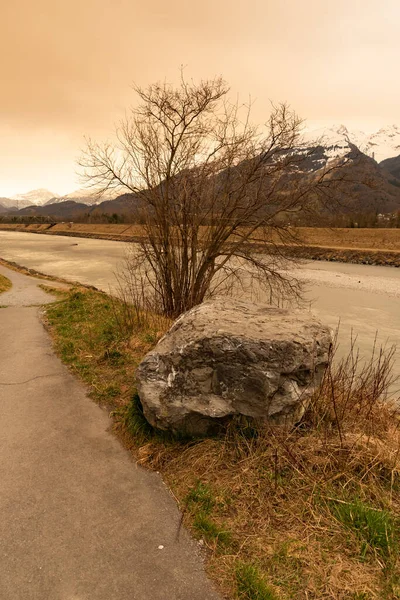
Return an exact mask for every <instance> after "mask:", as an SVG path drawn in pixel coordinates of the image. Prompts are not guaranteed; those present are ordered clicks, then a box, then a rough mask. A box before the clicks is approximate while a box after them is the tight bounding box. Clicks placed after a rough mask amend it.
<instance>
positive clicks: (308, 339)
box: [137, 298, 331, 435]
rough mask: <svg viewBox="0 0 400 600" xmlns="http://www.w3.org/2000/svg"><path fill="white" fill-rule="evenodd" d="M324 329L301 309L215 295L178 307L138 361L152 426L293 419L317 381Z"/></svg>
mask: <svg viewBox="0 0 400 600" xmlns="http://www.w3.org/2000/svg"><path fill="white" fill-rule="evenodd" d="M330 345H331V334H330V331H329V329H328V328H327V327H324V326H323V325H321V323H320V322H319V321H317V320H316V319H315V318H314V317H313V316H312V315H311V314H309V313H307V312H300V311H292V310H290V311H289V310H284V309H279V308H274V307H271V306H265V305H257V304H252V303H248V302H244V301H237V300H232V299H229V298H219V299H215V300H210V301H207V302H204V303H203V304H201V305H199V306H196V307H195V308H193V309H192V310H190V311H188V312H187V313H185V314H183V315H182V316H181V317H179V319H178V320H177V321H176V322H175V323H174V324H173V326H172V327H171V329H170V330H169V331H168V333H167V334H166V335H165V336H164V337H163V338H162V339H161V340H160V341H159V343H158V344H157V346H156V347H155V348H154V349H153V350H152V351H151V352H149V353H148V354H147V355H146V356H145V358H144V359H143V361H142V362H141V363H140V365H139V367H138V370H137V381H138V393H139V397H140V400H141V403H142V406H143V411H144V414H145V417H146V419H147V420H148V421H149V422H150V423H151V424H152V425H153V426H154V427H157V428H159V429H164V430H171V431H174V432H183V433H186V434H190V435H205V434H207V433H210V432H212V431H213V430H215V428H216V425H219V426H220V425H221V423H226V422H227V421H228V420H229V419H230V418H231V417H232V416H233V415H245V416H247V417H251V418H252V419H255V421H265V420H268V421H269V422H272V423H276V424H288V425H291V424H294V423H295V422H297V421H298V420H299V419H300V418H301V416H302V414H303V413H304V410H305V408H306V406H307V403H308V401H309V399H310V397H311V395H312V393H313V390H314V389H315V386H317V385H318V384H319V383H320V380H321V377H322V375H323V372H324V370H325V368H326V365H327V361H328V353H329V349H330Z"/></svg>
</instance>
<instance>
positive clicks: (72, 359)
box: [47, 289, 148, 408]
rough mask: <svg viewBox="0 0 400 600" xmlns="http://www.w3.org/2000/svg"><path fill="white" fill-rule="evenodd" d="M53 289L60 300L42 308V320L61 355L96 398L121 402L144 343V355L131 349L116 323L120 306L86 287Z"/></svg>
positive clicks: (127, 396)
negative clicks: (44, 308)
mask: <svg viewBox="0 0 400 600" xmlns="http://www.w3.org/2000/svg"><path fill="white" fill-rule="evenodd" d="M58 293H59V295H60V298H61V300H60V301H59V302H57V303H55V304H52V305H50V306H48V307H47V321H48V324H49V326H50V329H51V330H52V333H53V336H54V340H55V345H56V350H57V352H58V353H59V355H60V356H61V359H62V360H63V362H65V363H66V364H67V365H69V366H70V368H71V369H72V370H73V371H75V372H76V373H77V374H78V375H79V376H80V377H81V378H82V379H83V381H84V382H85V383H87V384H88V385H89V386H90V387H91V396H92V397H93V398H94V399H95V400H96V401H98V402H100V403H107V404H110V405H111V406H113V407H116V408H117V407H121V406H126V405H127V404H128V403H129V402H130V400H131V398H132V395H133V394H134V391H135V369H136V367H137V365H138V363H139V362H140V360H141V358H142V356H143V353H144V352H145V351H146V350H147V349H148V345H146V342H145V341H144V340H143V341H142V343H141V348H142V350H143V353H142V352H140V351H139V352H137V351H136V352H135V351H133V350H132V349H131V348H130V336H129V334H128V333H127V332H126V331H124V330H123V329H122V328H120V327H118V321H117V317H118V311H119V310H120V305H119V303H118V301H116V300H112V299H110V297H109V296H107V295H106V294H102V293H99V292H95V291H92V290H86V289H73V290H71V291H70V292H67V293H66V292H64V291H62V292H61V291H58ZM146 333H147V332H146ZM141 335H142V334H141V333H140V332H139V333H138V338H140V337H141Z"/></svg>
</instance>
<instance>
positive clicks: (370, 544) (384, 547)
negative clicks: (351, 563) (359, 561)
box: [330, 500, 399, 560]
mask: <svg viewBox="0 0 400 600" xmlns="http://www.w3.org/2000/svg"><path fill="white" fill-rule="evenodd" d="M330 508H331V511H332V514H333V515H334V516H335V518H336V519H337V520H338V521H339V522H340V523H342V525H344V526H345V527H346V528H347V529H349V530H351V531H352V532H353V533H354V534H355V535H356V536H357V538H358V539H359V540H360V542H361V547H360V555H361V557H362V558H365V557H366V555H367V553H369V552H376V553H378V554H380V555H381V556H382V557H383V558H385V559H386V560H387V559H389V558H390V557H391V556H393V555H395V554H397V552H398V547H399V544H398V541H399V540H398V533H399V530H398V524H396V521H395V519H394V518H393V515H392V514H391V513H390V512H389V511H387V510H379V509H376V508H372V507H371V506H368V505H366V504H365V503H364V502H362V501H361V500H355V501H354V502H343V501H342V502H331V504H330Z"/></svg>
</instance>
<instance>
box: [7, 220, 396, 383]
mask: <svg viewBox="0 0 400 600" xmlns="http://www.w3.org/2000/svg"><path fill="white" fill-rule="evenodd" d="M126 248H127V244H126V243H124V242H113V241H107V240H95V239H85V238H73V237H64V236H50V235H38V234H32V233H20V232H8V231H0V257H2V258H4V259H6V260H11V261H15V262H16V263H18V264H20V265H24V266H26V267H30V268H33V269H36V270H38V271H41V272H43V273H47V274H49V275H55V276H58V277H64V278H65V279H69V280H73V281H79V282H81V283H86V284H91V285H94V286H96V287H98V288H99V289H102V290H104V291H106V292H109V291H110V290H112V289H113V288H115V285H116V279H115V272H116V270H117V269H118V268H119V267H120V266H121V265H122V263H123V259H124V255H125V251H126ZM296 274H297V276H298V277H299V278H300V279H301V280H302V281H303V282H304V284H305V291H306V299H307V304H308V306H309V307H310V310H311V311H312V312H313V313H314V314H315V315H317V316H318V317H319V318H320V319H321V321H322V322H324V323H326V324H327V325H329V326H330V327H332V328H336V327H337V326H338V323H339V322H340V330H339V341H340V354H342V355H343V354H344V353H345V352H346V349H347V348H348V346H349V343H350V339H351V336H352V335H353V337H356V338H357V341H356V343H357V346H358V348H359V351H360V354H361V355H362V356H368V355H369V354H370V352H371V350H372V348H373V346H374V341H375V338H376V339H377V342H378V344H387V345H392V344H395V345H396V346H397V347H398V348H399V351H398V353H397V359H396V362H395V365H394V371H395V374H396V375H399V376H400V269H396V268H393V267H373V266H367V265H352V264H344V263H331V262H322V261H321V262H315V261H314V262H305V263H303V264H302V265H301V266H300V267H299V268H298V269H296Z"/></svg>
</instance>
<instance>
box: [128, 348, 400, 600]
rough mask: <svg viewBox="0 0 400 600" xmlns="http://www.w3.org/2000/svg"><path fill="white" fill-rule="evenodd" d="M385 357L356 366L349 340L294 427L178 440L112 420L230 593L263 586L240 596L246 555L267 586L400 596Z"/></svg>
mask: <svg viewBox="0 0 400 600" xmlns="http://www.w3.org/2000/svg"><path fill="white" fill-rule="evenodd" d="M392 359H393V356H392V353H391V351H389V353H388V354H384V353H381V352H377V354H376V356H375V358H374V359H373V360H372V361H371V363H369V364H368V365H365V366H364V367H363V368H360V365H358V364H357V356H356V354H355V352H354V350H353V353H352V354H351V355H350V356H349V357H348V358H347V359H346V360H345V361H343V362H342V363H340V364H339V365H338V366H337V367H335V368H334V367H333V366H332V364H331V366H330V368H329V369H328V371H327V373H326V376H325V379H324V382H323V384H322V387H321V389H320V390H319V392H318V394H316V396H315V397H314V399H313V402H312V404H311V405H310V407H309V409H308V411H307V413H306V415H305V417H304V419H303V421H302V423H301V424H300V425H299V427H297V428H296V429H295V430H291V431H287V430H285V429H277V428H273V429H271V428H269V427H265V428H263V429H261V430H260V429H258V430H257V431H255V430H253V429H252V428H251V426H248V427H244V428H243V426H239V427H236V426H235V425H232V428H231V430H230V431H228V432H227V435H226V437H225V438H224V439H217V438H216V439H207V440H201V441H197V442H194V443H193V442H190V443H188V444H184V443H182V442H181V443H178V442H172V441H171V440H167V441H163V440H162V439H160V438H159V437H158V436H154V435H153V437H151V439H148V436H149V432H148V430H145V431H144V434H143V432H142V431H141V430H140V429H139V430H138V428H137V427H136V428H135V427H133V428H131V429H130V428H129V419H128V422H127V421H126V420H125V422H122V423H121V422H120V424H119V426H117V429H118V430H119V432H120V434H121V432H122V435H123V437H124V440H125V443H126V444H127V445H128V446H129V447H130V448H131V450H132V452H133V453H134V455H135V457H136V458H137V460H138V461H139V463H140V464H143V465H147V466H149V467H151V468H153V469H156V470H158V471H160V472H161V473H162V474H163V477H164V479H165V480H166V482H167V483H168V485H169V486H170V487H171V489H172V490H173V492H174V495H175V497H176V498H177V499H178V501H179V503H180V506H181V508H182V509H183V510H184V514H185V522H186V523H187V525H188V526H189V527H190V528H191V529H192V531H193V532H194V534H195V535H196V537H198V538H201V539H202V540H203V541H204V542H205V544H206V546H207V548H208V550H209V572H210V574H211V575H212V576H213V577H214V578H215V579H216V580H217V581H218V582H219V584H220V585H221V589H222V590H223V591H224V593H225V594H226V595H227V597H229V598H236V597H244V598H249V599H250V600H254V599H257V598H264V596H262V595H257V593H258V592H257V591H256V592H254V593H253V595H251V594H250V595H247V596H240V594H239V588H238V581H237V569H238V565H240V564H241V565H247V567H249V565H250V567H251V568H253V567H254V568H255V569H257V572H258V573H259V574H260V576H261V577H262V582H263V583H262V586H264V587H265V586H267V588H266V589H267V590H268V592H265V594H266V595H265V598H284V599H292V598H294V599H296V600H297V599H299V600H300V599H301V600H311V599H315V600H317V599H318V600H319V599H323V598H329V599H336V600H344V599H349V598H352V599H370V600H372V599H378V598H379V599H383V598H386V599H392V598H400V587H399V575H400V571H399V564H398V534H397V529H398V523H399V519H400V497H399V491H400V478H399V477H400V431H399V427H398V425H399V422H398V416H397V414H396V410H395V409H394V408H393V407H392V406H391V405H390V404H389V403H387V402H383V398H384V395H385V391H386V390H387V387H388V385H389V384H390V382H391V378H390V372H391V361H392ZM136 417H137V414H135V415H134V416H133V418H134V419H135V418H136ZM129 431H130V433H129ZM132 433H134V437H132ZM146 438H147V439H146ZM337 507H339V508H342V507H345V508H346V509H347V511H348V513H349V514H350V515H352V516H351V518H353V517H354V519H353V520H354V523H353V521H351V518H350V517H349V516H348V518H347V521H346V519H345V515H342V516H341V517H340V515H341V514H342V513H339V512H338V511H337ZM357 511H358V512H357ZM353 513H354V515H353ZM371 514H372V515H373V516H374V515H376V516H377V519H378V522H377V524H376V525H374V523H372V524H371V522H370V521H371V519H370V518H369V517H368V515H371ZM368 519H369V520H368ZM387 523H389V525H387ZM374 527H375V528H376V531H375V530H374V529H373V528H374ZM390 527H391V528H392V529H394V533H393V532H392V533H391V534H390V536H391V537H390V538H389V537H388V531H389V529H390ZM382 539H383V540H386V541H387V543H386V542H385V544H383V545H382ZM221 540H222V541H221ZM379 540H380V541H379ZM250 567H249V568H250ZM260 585H261V584H260ZM262 586H261V587H260V589H264V588H263V587H262ZM260 594H261V592H260ZM268 594H269V595H268Z"/></svg>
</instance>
